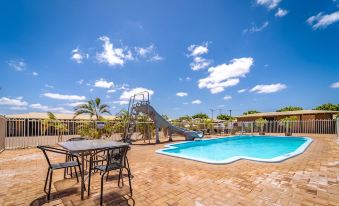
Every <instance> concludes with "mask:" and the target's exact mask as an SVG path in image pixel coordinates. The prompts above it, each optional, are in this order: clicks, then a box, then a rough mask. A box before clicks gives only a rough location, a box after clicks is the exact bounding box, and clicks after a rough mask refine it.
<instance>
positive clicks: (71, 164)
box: [38, 146, 82, 200]
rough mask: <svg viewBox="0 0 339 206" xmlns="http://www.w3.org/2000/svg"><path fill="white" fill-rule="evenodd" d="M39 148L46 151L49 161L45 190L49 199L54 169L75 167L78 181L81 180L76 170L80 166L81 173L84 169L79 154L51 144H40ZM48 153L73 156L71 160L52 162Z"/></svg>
mask: <svg viewBox="0 0 339 206" xmlns="http://www.w3.org/2000/svg"><path fill="white" fill-rule="evenodd" d="M38 148H39V149H41V151H42V152H43V153H44V155H45V157H46V160H47V163H48V171H47V175H46V180H45V186H44V192H45V193H46V194H47V200H50V196H51V185H52V177H53V171H54V170H58V169H66V168H74V170H75V175H76V178H77V182H79V178H78V174H77V172H76V167H78V168H79V171H80V174H81V172H82V171H81V168H80V162H79V158H78V157H77V156H74V155H71V154H70V153H69V152H68V151H66V150H63V149H60V148H55V147H50V146H38ZM47 153H58V154H63V155H66V156H71V161H66V162H61V163H54V164H52V163H51V160H50V159H49V157H48V155H47ZM74 158H75V159H76V161H74ZM48 180H49V186H48V191H47V190H46V189H47V188H46V187H47V182H48Z"/></svg>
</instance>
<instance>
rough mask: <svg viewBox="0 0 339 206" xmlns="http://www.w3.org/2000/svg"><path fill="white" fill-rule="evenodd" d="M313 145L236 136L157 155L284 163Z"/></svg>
mask: <svg viewBox="0 0 339 206" xmlns="http://www.w3.org/2000/svg"><path fill="white" fill-rule="evenodd" d="M311 142H312V139H310V138H307V137H278V136H232V137H224V138H215V139H207V140H200V141H191V142H184V143H178V144H170V145H166V147H168V148H166V149H161V150H157V153H160V154H165V155H170V156H176V157H182V158H186V159H192V160H197V161H201V162H207V163H214V164H224V163H230V162H233V161H236V160H239V159H249V160H256V161H263V162H280V161H283V160H285V159H287V158H290V157H293V156H295V155H298V154H300V153H303V152H304V151H305V150H306V148H307V146H308V145H309V144H310V143H311Z"/></svg>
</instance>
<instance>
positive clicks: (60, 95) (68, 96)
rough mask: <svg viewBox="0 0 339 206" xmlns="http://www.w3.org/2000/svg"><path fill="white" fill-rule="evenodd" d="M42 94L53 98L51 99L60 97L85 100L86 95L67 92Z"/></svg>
mask: <svg viewBox="0 0 339 206" xmlns="http://www.w3.org/2000/svg"><path fill="white" fill-rule="evenodd" d="M42 96H45V97H48V98H51V99H60V100H85V99H86V97H85V96H78V95H65V94H58V93H44V94H42Z"/></svg>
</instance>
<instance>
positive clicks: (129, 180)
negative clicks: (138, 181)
mask: <svg viewBox="0 0 339 206" xmlns="http://www.w3.org/2000/svg"><path fill="white" fill-rule="evenodd" d="M126 170H127V172H128V184H129V191H130V193H131V197H132V195H133V193H132V184H131V171H129V169H126Z"/></svg>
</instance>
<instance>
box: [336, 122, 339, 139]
mask: <svg viewBox="0 0 339 206" xmlns="http://www.w3.org/2000/svg"><path fill="white" fill-rule="evenodd" d="M336 120H337V121H336V128H337V143H338V144H339V117H337V119H336Z"/></svg>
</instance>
